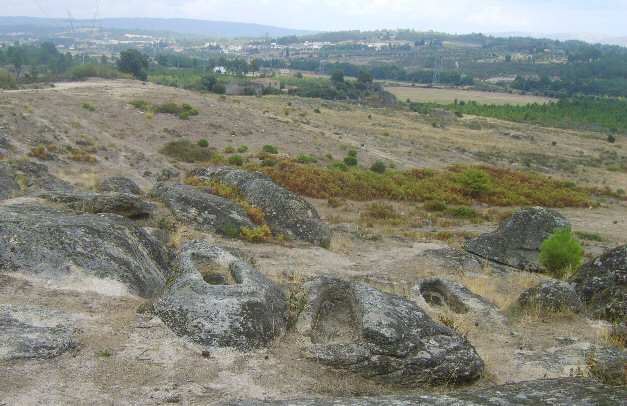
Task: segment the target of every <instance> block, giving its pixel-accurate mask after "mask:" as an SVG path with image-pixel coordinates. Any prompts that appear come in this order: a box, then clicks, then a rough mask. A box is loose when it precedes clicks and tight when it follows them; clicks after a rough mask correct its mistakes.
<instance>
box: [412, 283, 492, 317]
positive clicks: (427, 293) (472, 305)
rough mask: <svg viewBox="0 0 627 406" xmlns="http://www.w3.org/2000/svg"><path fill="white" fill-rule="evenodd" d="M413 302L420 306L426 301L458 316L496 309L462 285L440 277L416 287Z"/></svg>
mask: <svg viewBox="0 0 627 406" xmlns="http://www.w3.org/2000/svg"><path fill="white" fill-rule="evenodd" d="M412 300H414V301H415V302H417V303H418V304H419V305H420V304H422V303H421V302H423V301H424V303H425V304H428V305H429V306H432V307H434V306H435V307H446V308H448V309H450V310H451V311H452V312H454V313H458V314H463V313H468V312H469V311H473V312H485V311H489V310H492V309H494V308H495V306H494V305H493V304H491V303H489V302H487V301H486V300H485V299H484V298H482V297H481V296H479V295H477V294H475V293H472V292H471V291H470V290H468V288H466V287H465V286H464V285H462V284H461V283H459V282H456V281H451V280H448V279H443V278H438V277H433V278H427V279H424V280H422V281H420V283H418V284H417V285H415V286H414V287H413V288H412Z"/></svg>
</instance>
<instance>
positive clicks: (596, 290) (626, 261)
mask: <svg viewBox="0 0 627 406" xmlns="http://www.w3.org/2000/svg"><path fill="white" fill-rule="evenodd" d="M570 281H571V282H574V283H575V284H576V287H575V290H576V291H577V293H578V294H579V296H580V297H581V300H582V301H583V302H584V303H585V304H586V311H587V312H588V314H590V315H591V316H593V317H598V318H602V319H605V320H608V321H612V322H623V323H626V322H627V245H622V246H620V247H617V248H614V249H612V250H609V251H607V252H606V253H604V254H603V255H601V256H599V257H597V258H595V259H594V260H592V261H589V262H587V263H585V264H583V265H582V266H581V267H580V268H579V269H578V270H577V272H575V274H574V275H573V276H572V277H571V278H570Z"/></svg>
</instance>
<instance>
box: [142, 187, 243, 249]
mask: <svg viewBox="0 0 627 406" xmlns="http://www.w3.org/2000/svg"><path fill="white" fill-rule="evenodd" d="M151 195H153V196H154V197H156V198H158V199H160V200H162V201H163V202H164V203H165V204H166V206H168V207H169V208H170V210H172V212H173V213H174V216H175V217H176V218H177V220H179V221H181V222H184V223H187V224H190V225H192V226H194V227H196V228H197V229H199V230H203V231H214V232H217V233H220V234H223V235H226V236H228V237H234V236H237V234H239V229H240V228H241V227H243V226H246V227H249V228H253V227H254V226H255V225H254V223H253V222H252V220H251V219H250V218H249V217H248V214H246V211H245V210H244V209H243V208H241V207H240V206H238V205H237V204H235V203H234V202H233V201H231V200H229V199H225V198H223V197H220V196H216V195H214V194H211V193H210V192H209V191H208V190H206V189H202V188H198V187H194V186H189V185H176V186H172V187H168V186H165V185H164V184H159V185H157V187H155V189H153V191H152V192H151Z"/></svg>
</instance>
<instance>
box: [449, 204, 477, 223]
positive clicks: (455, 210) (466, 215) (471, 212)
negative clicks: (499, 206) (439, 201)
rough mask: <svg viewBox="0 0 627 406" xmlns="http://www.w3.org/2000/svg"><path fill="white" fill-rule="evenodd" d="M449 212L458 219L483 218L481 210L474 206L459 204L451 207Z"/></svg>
mask: <svg viewBox="0 0 627 406" xmlns="http://www.w3.org/2000/svg"><path fill="white" fill-rule="evenodd" d="M449 213H451V215H452V216H453V217H455V218H457V219H463V220H478V219H480V218H481V215H480V214H479V212H478V211H477V210H475V209H473V208H472V207H468V206H458V207H452V208H450V209H449Z"/></svg>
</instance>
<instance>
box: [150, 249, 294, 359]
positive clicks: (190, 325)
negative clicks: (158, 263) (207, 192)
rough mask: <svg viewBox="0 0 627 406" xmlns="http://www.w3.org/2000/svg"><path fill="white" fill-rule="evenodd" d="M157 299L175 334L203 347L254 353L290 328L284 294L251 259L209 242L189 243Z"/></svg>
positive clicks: (158, 308)
mask: <svg viewBox="0 0 627 406" xmlns="http://www.w3.org/2000/svg"><path fill="white" fill-rule="evenodd" d="M175 267H176V269H175V273H174V275H173V276H172V277H171V279H170V280H169V281H168V283H167V286H166V288H165V289H164V290H163V292H161V293H160V294H159V296H158V297H157V298H156V299H155V301H154V303H153V311H154V313H155V314H156V315H157V316H159V317H160V318H161V320H163V322H164V323H165V324H166V325H167V326H168V327H170V328H171V329H172V330H173V331H174V332H176V333H177V334H178V335H180V336H185V337H188V338H189V339H190V340H192V341H194V342H195V343H197V344H199V345H201V346H202V347H207V348H210V347H234V348H237V349H239V350H242V351H249V350H252V349H254V348H258V347H266V346H268V345H269V344H270V343H271V342H272V340H273V339H274V338H275V337H277V336H279V335H281V334H283V333H284V332H285V330H286V320H285V310H286V302H285V296H284V294H283V292H282V291H281V290H280V289H279V288H278V287H277V286H276V285H274V283H272V282H271V281H270V280H269V279H268V278H266V277H265V276H264V275H263V274H261V273H260V272H258V271H257V270H255V269H253V268H252V267H251V266H250V265H249V264H248V263H246V262H244V261H242V260H239V259H238V258H236V257H234V256H233V255H231V254H230V253H228V252H226V251H223V250H221V249H220V248H218V247H215V246H211V245H209V244H208V243H207V242H205V241H192V242H189V243H187V244H185V245H184V246H183V248H182V250H181V252H180V254H179V255H178V258H177V259H176V261H175Z"/></svg>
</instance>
